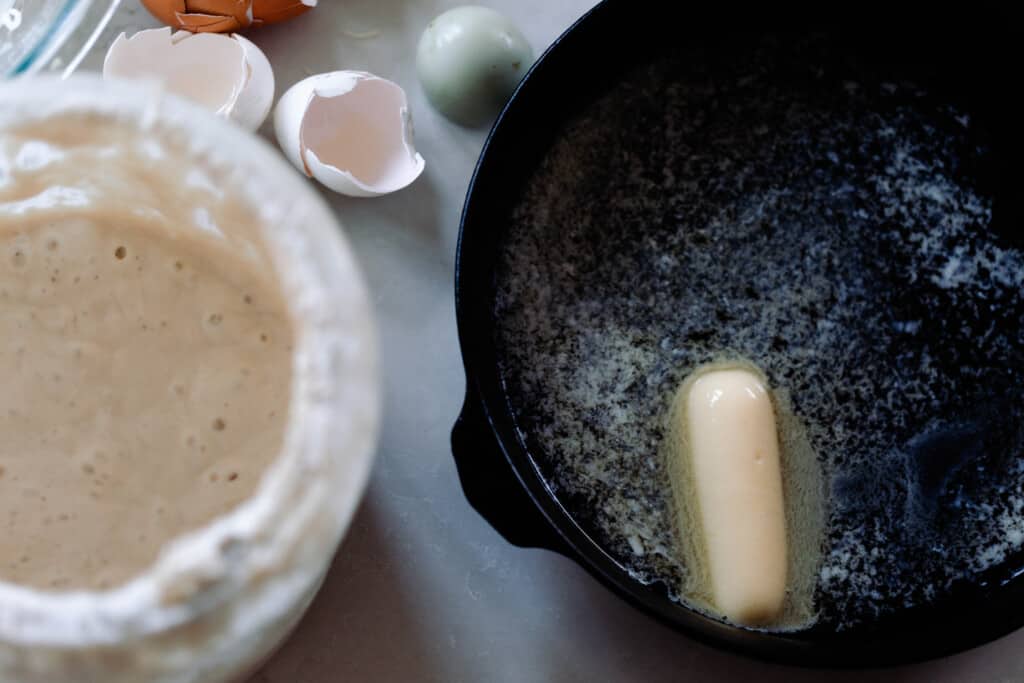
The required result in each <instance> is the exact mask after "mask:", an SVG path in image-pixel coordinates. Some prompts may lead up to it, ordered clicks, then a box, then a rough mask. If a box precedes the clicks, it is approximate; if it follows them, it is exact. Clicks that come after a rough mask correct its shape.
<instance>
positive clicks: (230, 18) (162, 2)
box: [142, 0, 312, 33]
mask: <svg viewBox="0 0 1024 683" xmlns="http://www.w3.org/2000/svg"><path fill="white" fill-rule="evenodd" d="M142 4H143V5H145V7H146V9H148V10H149V11H150V13H151V14H152V15H153V16H154V17H156V18H157V19H159V20H160V21H162V22H163V23H165V24H167V25H168V26H172V27H174V28H181V29H185V30H186V31H192V32H194V33H205V32H210V33H232V32H235V31H240V30H242V29H245V28H248V27H249V26H250V25H251V24H275V23H277V22H279V21H285V20H287V19H291V18H292V17H297V16H298V15H300V14H302V13H304V12H306V11H307V10H310V9H312V7H310V6H309V5H306V4H305V3H303V2H302V1H301V0H142ZM250 10H251V13H250ZM250 17H251V20H250Z"/></svg>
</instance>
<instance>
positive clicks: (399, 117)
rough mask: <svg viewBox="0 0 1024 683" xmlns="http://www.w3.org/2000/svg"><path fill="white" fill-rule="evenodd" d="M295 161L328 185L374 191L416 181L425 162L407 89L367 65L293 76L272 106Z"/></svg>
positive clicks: (356, 192) (349, 191)
mask: <svg viewBox="0 0 1024 683" xmlns="http://www.w3.org/2000/svg"><path fill="white" fill-rule="evenodd" d="M274 127H275V132H276V133H277V139H278V142H279V143H280V145H281V149H282V150H283V151H284V153H285V155H286V156H287V157H288V159H289V160H290V161H291V162H292V164H293V165H294V166H295V167H296V168H298V169H299V170H301V171H303V172H304V173H306V175H308V176H310V177H311V178H315V179H316V180H318V181H319V182H320V183H322V184H323V185H325V186H326V187H328V188H330V189H331V190H334V191H335V192H339V193H341V194H345V195H349V196H352V197H377V196H380V195H384V194H388V193H391V192H395V191H397V190H400V189H402V188H403V187H406V186H407V185H409V184H410V183H412V182H413V181H414V180H416V178H418V177H419V175H420V174H421V173H422V172H423V169H424V167H425V162H424V161H423V157H422V156H420V155H419V154H418V153H417V152H416V149H415V147H414V145H413V130H412V118H411V115H410V113H409V104H408V100H407V98H406V95H405V91H404V90H402V88H401V87H400V86H398V85H397V84H396V83H392V82H391V81H388V80H386V79H383V78H380V77H378V76H374V75H373V74H369V73H366V72H362V71H334V72H331V73H325V74H318V75H315V76H310V77H309V78H307V79H305V80H303V81H300V82H298V83H296V84H295V85H294V86H292V87H291V88H290V89H289V90H288V92H286V93H285V94H284V96H283V97H281V100H280V102H278V105H277V109H276V111H275V113H274Z"/></svg>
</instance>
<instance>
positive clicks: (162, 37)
mask: <svg viewBox="0 0 1024 683" xmlns="http://www.w3.org/2000/svg"><path fill="white" fill-rule="evenodd" d="M103 76H104V78H128V79H148V80H156V81H158V82H160V83H161V84H162V85H163V86H164V87H165V88H166V89H167V90H169V91H170V92H173V93H175V94H177V95H181V96H183V97H186V98H188V99H190V100H192V101H194V102H197V103H199V104H201V105H203V106H204V107H206V108H207V109H209V110H210V111H213V112H214V113H216V114H219V115H220V116H223V117H224V118H227V119H231V120H232V121H235V122H236V123H238V124H239V125H240V126H242V127H243V128H247V129H249V130H256V129H257V128H259V127H260V126H261V125H262V124H263V122H264V121H265V120H266V118H267V115H268V114H269V113H270V108H271V105H272V104H273V101H274V71H273V69H271V67H270V62H269V61H268V60H267V57H266V55H264V54H263V52H262V51H261V50H260V49H259V48H258V47H256V46H255V45H253V44H252V43H251V42H250V41H248V40H246V39H245V38H243V37H242V36H239V35H222V34H218V33H189V32H188V31H177V32H172V31H171V29H170V28H157V29H148V30H145V31H139V32H138V33H136V34H135V35H133V36H132V37H131V38H128V37H127V36H126V35H125V34H124V33H122V34H121V35H120V36H118V37H117V39H116V40H115V41H114V43H113V45H111V46H110V50H109V51H107V57H106V59H105V60H104V62H103Z"/></svg>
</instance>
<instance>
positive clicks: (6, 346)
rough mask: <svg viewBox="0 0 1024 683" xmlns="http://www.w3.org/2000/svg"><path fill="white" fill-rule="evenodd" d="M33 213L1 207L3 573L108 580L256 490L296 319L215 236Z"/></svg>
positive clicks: (97, 583)
mask: <svg viewBox="0 0 1024 683" xmlns="http://www.w3.org/2000/svg"><path fill="white" fill-rule="evenodd" d="M33 216H34V214H33V213H31V212H28V213H27V214H26V215H25V216H24V217H22V218H14V217H11V216H7V217H2V216H0V218H2V220H0V339H2V340H3V342H2V344H0V377H2V381H3V390H2V391H0V434H2V440H0V579H2V580H6V581H12V582H17V583H20V584H23V585H27V586H33V587H38V588H43V589H49V590H61V589H64V590H66V589H75V588H105V587H110V586H115V585H117V584H118V583H122V582H124V581H126V580H129V579H130V578H132V576H134V575H135V574H136V573H138V572H139V571H140V570H142V569H144V568H145V567H147V566H148V565H149V564H150V563H152V562H153V561H154V560H155V559H156V557H157V555H158V553H159V551H160V548H161V547H162V545H163V544H164V543H165V542H167V541H168V540H170V539H172V538H174V537H175V536H177V535H179V534H181V533H183V532H186V531H190V530H193V529H195V528H197V527H199V526H201V525H203V524H204V523H206V522H208V521H210V520H212V519H213V518H214V517H216V516H218V515H220V514H222V513H225V512H227V511H229V510H231V509H232V508H233V507H235V506H237V505H238V504H239V503H240V502H241V501H242V500H243V499H245V498H246V497H247V496H249V495H250V494H251V493H252V492H253V491H254V489H255V487H256V485H257V484H258V482H259V478H260V475H261V474H262V471H263V470H264V468H265V467H266V466H267V464H268V463H269V462H270V461H271V460H272V459H273V458H274V457H275V456H276V454H277V453H278V451H279V449H280V446H281V441H282V435H283V431H284V425H285V421H286V417H287V414H286V412H287V405H288V400H289V382H290V373H291V361H290V350H291V344H292V339H291V334H292V331H291V326H290V323H289V321H288V317H287V314H286V310H285V308H284V305H283V302H282V301H281V298H280V294H279V293H278V290H277V289H276V288H274V287H273V286H271V282H270V280H271V278H268V277H266V276H264V275H261V274H259V273H257V272H256V270H254V269H253V268H252V266H251V264H248V263H246V264H243V262H242V260H241V259H235V258H233V256H232V252H231V250H230V249H229V248H227V247H226V246H225V247H216V246H214V245H212V243H211V241H210V240H208V239H206V240H204V239H202V238H201V237H195V238H192V237H189V236H188V234H187V233H184V232H183V233H180V234H170V233H169V232H166V231H161V230H160V229H157V228H154V227H153V226H152V225H146V224H145V222H144V221H142V220H137V221H133V220H131V218H130V217H129V216H128V214H125V216H124V217H123V220H109V216H107V217H105V218H103V219H100V218H96V219H92V218H90V219H84V218H77V217H75V216H74V215H72V214H67V213H65V214H63V215H61V216H60V217H59V218H56V219H55V218H54V217H53V216H46V215H45V212H44V214H43V215H42V216H35V217H33Z"/></svg>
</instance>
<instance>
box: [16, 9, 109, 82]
mask: <svg viewBox="0 0 1024 683" xmlns="http://www.w3.org/2000/svg"><path fill="white" fill-rule="evenodd" d="M119 4H120V0H0V78H4V77H7V78H10V77H13V76H20V75H24V74H31V73H37V72H38V73H45V72H53V73H59V74H62V75H64V76H68V75H70V74H71V73H72V72H73V71H74V70H75V68H76V67H77V66H78V65H79V63H80V62H81V61H82V60H83V59H84V58H85V57H86V55H87V54H88V53H89V50H90V49H92V47H93V45H94V44H95V43H96V41H97V40H98V39H99V37H100V35H101V34H102V33H103V29H104V28H106V26H107V23H108V22H109V21H110V19H111V17H112V16H113V15H114V11H115V10H116V9H117V6H118V5H119Z"/></svg>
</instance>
